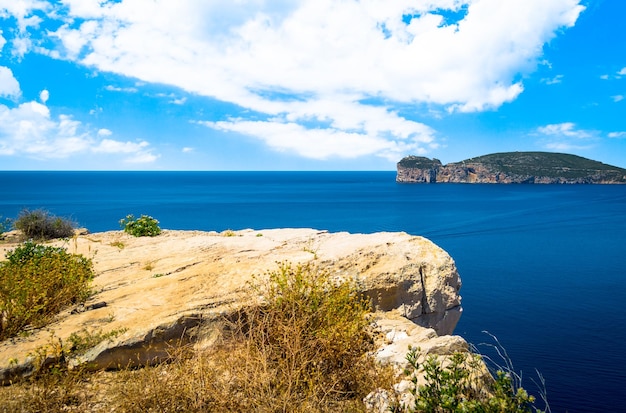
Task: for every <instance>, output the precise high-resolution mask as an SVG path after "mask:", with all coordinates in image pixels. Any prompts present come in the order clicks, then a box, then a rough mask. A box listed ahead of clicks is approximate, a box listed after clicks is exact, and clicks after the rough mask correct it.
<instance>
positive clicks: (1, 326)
mask: <svg viewBox="0 0 626 413" xmlns="http://www.w3.org/2000/svg"><path fill="white" fill-rule="evenodd" d="M6 258H7V260H6V261H3V262H0V340H4V339H6V338H8V337H12V336H15V335H17V334H18V333H19V332H20V331H21V330H22V329H23V328H24V327H26V326H27V325H32V326H33V327H40V326H43V325H45V324H46V323H48V322H49V321H50V319H51V318H52V317H53V316H54V315H55V314H57V313H59V312H60V311H61V310H63V309H64V308H66V307H67V306H69V305H71V304H75V303H78V302H84V301H85V300H86V299H87V297H88V296H89V294H90V288H89V284H90V281H91V280H92V279H93V277H94V272H93V264H92V262H91V260H90V259H87V258H85V257H84V256H82V255H76V254H70V253H68V252H67V251H66V250H65V249H64V248H60V247H51V246H44V245H39V244H36V243H34V242H32V241H27V242H25V243H24V244H22V245H20V246H18V247H17V248H15V249H14V250H11V251H8V252H7V253H6Z"/></svg>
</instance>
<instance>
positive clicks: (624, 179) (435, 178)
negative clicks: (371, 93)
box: [396, 152, 626, 184]
mask: <svg viewBox="0 0 626 413" xmlns="http://www.w3.org/2000/svg"><path fill="white" fill-rule="evenodd" d="M397 171H398V172H397V176H396V182H403V183H439V182H451V183H490V184H491V183H499V184H514V183H518V184H625V183H626V169H623V168H618V167H616V166H611V165H606V164H604V163H601V162H597V161H593V160H591V159H587V158H583V157H580V156H576V155H570V154H564V153H551V152H504V153H494V154H490V155H484V156H479V157H477V158H470V159H466V160H464V161H461V162H453V163H449V164H447V165H443V164H442V163H441V161H440V160H438V159H428V158H424V157H420V156H407V157H405V158H403V159H402V160H401V161H400V162H398V164H397Z"/></svg>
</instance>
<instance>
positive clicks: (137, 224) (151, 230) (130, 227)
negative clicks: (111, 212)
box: [120, 214, 161, 237]
mask: <svg viewBox="0 0 626 413" xmlns="http://www.w3.org/2000/svg"><path fill="white" fill-rule="evenodd" d="M120 226H121V227H122V228H123V229H124V232H126V233H127V234H130V235H133V236H135V237H154V236H157V235H159V234H160V233H161V228H160V227H159V221H157V220H156V219H154V218H152V217H151V216H149V215H142V216H140V217H139V218H135V216H134V215H132V214H131V215H126V218H123V219H120Z"/></svg>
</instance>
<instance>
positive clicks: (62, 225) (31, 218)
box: [13, 209, 75, 240]
mask: <svg viewBox="0 0 626 413" xmlns="http://www.w3.org/2000/svg"><path fill="white" fill-rule="evenodd" d="M13 226H14V227H15V229H18V230H20V231H21V232H22V234H23V236H24V237H25V238H27V239H35V240H48V239H55V238H70V237H72V236H73V235H74V229H75V224H74V222H72V221H71V220H69V219H67V218H60V217H57V216H54V215H51V214H50V212H48V211H46V210H44V209H36V210H34V211H31V210H28V209H24V210H22V211H21V212H20V213H19V215H18V217H17V219H16V220H15V222H14V223H13Z"/></svg>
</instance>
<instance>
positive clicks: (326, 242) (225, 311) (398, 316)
mask: <svg viewBox="0 0 626 413" xmlns="http://www.w3.org/2000/svg"><path fill="white" fill-rule="evenodd" d="M56 244H57V245H63V242H62V241H59V242H57V243H56ZM65 245H66V246H67V248H68V251H69V252H75V253H81V254H83V255H85V256H87V257H91V258H92V259H93V262H94V268H95V271H96V278H95V280H94V291H95V294H94V295H93V296H92V297H91V298H90V299H89V301H88V302H86V303H85V304H84V305H81V306H77V307H75V308H70V309H68V310H67V311H65V312H63V313H62V314H60V315H59V316H58V317H57V319H56V320H55V321H54V322H53V323H52V324H50V325H48V326H47V327H45V328H43V329H38V330H37V329H35V330H31V331H29V332H28V335H26V336H21V337H16V338H13V339H9V340H5V341H4V342H2V343H0V381H2V382H5V383H6V382H8V380H10V379H11V378H12V377H14V376H16V375H27V374H29V372H30V371H31V370H32V368H33V364H34V361H33V360H34V356H33V355H34V354H37V350H38V349H41V348H45V347H46V346H49V345H50V342H51V340H56V341H57V342H58V341H59V340H60V341H61V342H62V343H67V342H68V338H69V336H70V335H71V334H72V333H76V332H81V331H83V332H84V331H87V332H103V333H106V332H118V333H119V334H118V335H114V334H112V335H110V337H109V338H108V339H106V340H104V341H103V342H102V343H100V344H99V345H97V346H96V347H94V348H92V349H91V350H89V351H88V352H87V353H86V354H84V355H82V356H81V357H78V358H76V359H74V360H72V361H71V363H72V364H73V365H83V366H87V367H89V368H92V369H111V368H117V367H126V366H129V365H145V364H149V363H154V362H159V361H162V360H164V359H166V358H168V357H169V354H170V352H171V350H172V346H175V345H178V344H180V343H183V342H185V343H186V342H194V343H198V344H201V345H203V346H208V345H211V343H212V342H213V340H214V339H215V338H216V337H217V336H218V334H219V331H218V330H219V328H220V325H221V321H222V320H223V319H224V317H225V316H226V317H227V316H228V315H229V314H235V313H236V312H237V311H238V310H240V309H241V308H242V307H243V306H245V305H246V304H248V303H246V302H245V300H244V297H246V292H247V291H248V287H249V282H250V281H251V277H252V276H253V275H255V276H258V277H263V276H264V275H265V274H266V273H267V271H268V270H270V271H271V270H274V269H276V268H277V262H291V263H294V264H296V263H311V264H312V265H315V266H318V267H320V268H323V269H327V270H328V271H330V272H331V274H333V275H335V276H337V277H339V278H343V279H355V280H357V282H358V284H359V285H360V288H362V290H363V292H364V293H366V294H367V295H369V296H370V297H371V299H372V302H373V304H374V306H375V308H376V310H377V315H376V318H377V320H378V321H377V323H378V325H379V326H380V328H381V332H382V331H385V333H384V334H383V335H388V334H390V333H392V330H393V331H394V333H393V334H396V333H397V334H398V337H396V338H392V339H388V341H389V343H387V344H388V347H385V348H383V349H381V352H380V354H379V357H380V358H381V360H382V359H384V358H385V357H388V356H387V355H386V354H388V353H389V352H391V351H392V347H390V346H393V345H395V346H396V347H395V348H396V350H393V351H396V352H397V355H396V356H389V357H395V358H398V357H400V356H401V354H402V351H403V350H404V352H405V353H406V347H405V344H407V342H403V341H402V340H403V339H400V338H399V337H403V336H402V334H406V335H407V337H408V336H412V337H413V338H414V339H415V337H417V336H419V337H420V340H421V339H422V338H423V339H424V341H423V344H422V345H423V346H424V348H426V346H428V348H430V349H432V350H431V351H433V352H434V351H439V350H437V349H438V348H444V347H447V348H449V349H452V350H454V349H456V348H457V347H459V346H461V347H462V345H461V344H459V343H458V340H457V339H455V338H444V339H442V336H443V337H447V336H448V335H449V334H451V333H452V332H453V330H454V327H455V325H456V323H457V321H458V319H459V317H460V315H461V305H460V304H461V298H460V296H459V289H460V287H461V281H460V278H459V274H458V272H457V269H456V266H455V264H454V261H453V260H452V258H450V256H449V255H448V254H447V253H446V252H445V251H444V250H442V249H441V248H439V247H438V246H436V245H435V244H433V243H432V242H431V241H429V240H427V239H425V238H422V237H418V236H413V235H409V234H406V233H391V232H384V233H373V234H349V233H346V232H340V233H329V232H327V231H318V230H314V229H267V230H242V231H226V232H223V233H217V232H200V231H169V230H166V231H164V232H163V233H162V234H161V235H159V236H157V237H152V238H151V237H140V238H137V237H132V236H130V235H127V234H125V233H123V232H120V231H111V232H103V233H95V234H84V235H78V236H76V237H75V238H73V239H72V240H70V241H69V243H68V242H67V241H66V242H65ZM12 247H14V245H7V244H4V245H0V254H2V255H3V253H4V251H6V250H7V249H9V248H12ZM0 256H1V255H0ZM386 319H390V320H393V323H392V322H390V321H385V320H386ZM394 323H395V324H394ZM398 323H400V324H398ZM390 325H395V327H389V326H390ZM400 325H401V326H402V327H398V326H400ZM389 328H391V330H389ZM385 329H386V330H385ZM394 329H395V330H394ZM403 329H404V330H403ZM387 330H388V331H387ZM402 331H403V332H402ZM416 332H417V333H416ZM52 334H53V338H52V339H51V335H52ZM381 334H382V333H381ZM393 334H392V335H393ZM416 334H417V336H416ZM420 342H422V341H420ZM426 343H430V344H426ZM442 351H443V350H442ZM40 353H41V352H40Z"/></svg>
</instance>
